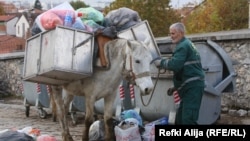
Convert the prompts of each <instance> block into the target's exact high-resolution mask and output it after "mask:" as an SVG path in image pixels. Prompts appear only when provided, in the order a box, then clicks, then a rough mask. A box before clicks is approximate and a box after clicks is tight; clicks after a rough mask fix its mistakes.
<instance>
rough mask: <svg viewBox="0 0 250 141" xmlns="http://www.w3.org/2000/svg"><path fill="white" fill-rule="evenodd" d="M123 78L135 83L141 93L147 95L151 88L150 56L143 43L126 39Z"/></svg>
mask: <svg viewBox="0 0 250 141" xmlns="http://www.w3.org/2000/svg"><path fill="white" fill-rule="evenodd" d="M125 52H126V53H125V56H126V57H125V58H126V60H125V68H124V73H123V75H124V78H125V79H126V80H127V81H129V82H130V83H132V84H136V85H137V86H138V87H139V88H140V91H141V93H142V94H144V95H147V94H150V92H151V91H152V90H153V82H152V79H151V75H150V62H151V60H152V56H151V53H150V51H149V50H148V49H147V48H146V46H145V44H143V43H142V42H140V41H127V46H126V48H125Z"/></svg>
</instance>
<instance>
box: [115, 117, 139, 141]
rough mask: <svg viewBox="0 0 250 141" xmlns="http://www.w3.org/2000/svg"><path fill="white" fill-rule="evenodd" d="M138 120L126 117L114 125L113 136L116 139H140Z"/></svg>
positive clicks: (120, 140)
mask: <svg viewBox="0 0 250 141" xmlns="http://www.w3.org/2000/svg"><path fill="white" fill-rule="evenodd" d="M138 123H139V122H138V120H137V119H135V118H127V119H126V120H123V121H121V122H120V123H119V124H118V125H117V126H115V137H116V140H117V141H141V140H142V138H141V133H140V129H139V124H138Z"/></svg>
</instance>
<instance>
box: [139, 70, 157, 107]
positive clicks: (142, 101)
mask: <svg viewBox="0 0 250 141" xmlns="http://www.w3.org/2000/svg"><path fill="white" fill-rule="evenodd" d="M159 76H160V69H158V75H157V79H156V81H155V84H154V89H153V91H152V93H151V96H150V98H149V100H148V102H147V104H145V103H144V100H143V98H142V94H141V93H140V95H141V103H142V104H143V106H148V105H149V103H150V102H151V100H152V97H153V94H154V91H155V88H156V84H157V82H158V80H159Z"/></svg>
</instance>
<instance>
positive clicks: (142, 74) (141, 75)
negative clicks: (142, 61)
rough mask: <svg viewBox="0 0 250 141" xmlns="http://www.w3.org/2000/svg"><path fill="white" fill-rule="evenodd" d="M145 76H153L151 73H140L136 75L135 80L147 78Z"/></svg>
mask: <svg viewBox="0 0 250 141" xmlns="http://www.w3.org/2000/svg"><path fill="white" fill-rule="evenodd" d="M145 76H151V75H150V72H149V71H146V72H143V73H139V74H137V75H135V78H141V77H145Z"/></svg>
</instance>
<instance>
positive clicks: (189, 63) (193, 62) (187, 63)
mask: <svg viewBox="0 0 250 141" xmlns="http://www.w3.org/2000/svg"><path fill="white" fill-rule="evenodd" d="M196 63H200V61H198V60H195V61H187V62H185V63H184V66H186V65H191V64H196Z"/></svg>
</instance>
